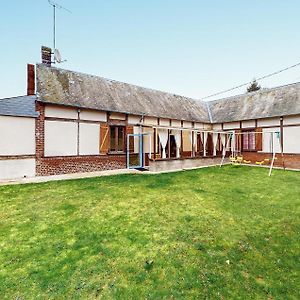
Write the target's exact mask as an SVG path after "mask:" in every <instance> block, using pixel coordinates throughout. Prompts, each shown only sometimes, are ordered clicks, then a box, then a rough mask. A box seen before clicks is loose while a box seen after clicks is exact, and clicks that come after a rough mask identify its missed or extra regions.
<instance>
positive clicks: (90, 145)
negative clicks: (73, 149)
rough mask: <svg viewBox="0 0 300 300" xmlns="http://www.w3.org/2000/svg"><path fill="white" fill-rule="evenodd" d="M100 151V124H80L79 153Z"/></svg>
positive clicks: (97, 152) (89, 153)
mask: <svg viewBox="0 0 300 300" xmlns="http://www.w3.org/2000/svg"><path fill="white" fill-rule="evenodd" d="M99 153H100V125H99V124H89V123H81V124H79V155H97V154H99Z"/></svg>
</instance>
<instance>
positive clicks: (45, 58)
mask: <svg viewBox="0 0 300 300" xmlns="http://www.w3.org/2000/svg"><path fill="white" fill-rule="evenodd" d="M41 54H42V63H43V64H45V65H46V66H48V67H51V63H52V60H51V55H52V49H51V48H49V47H46V46H42V47H41Z"/></svg>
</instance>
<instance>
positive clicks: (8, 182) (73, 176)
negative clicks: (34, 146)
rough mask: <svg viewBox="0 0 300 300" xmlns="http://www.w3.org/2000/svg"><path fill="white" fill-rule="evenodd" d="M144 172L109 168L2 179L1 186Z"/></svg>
mask: <svg viewBox="0 0 300 300" xmlns="http://www.w3.org/2000/svg"><path fill="white" fill-rule="evenodd" d="M142 173H144V172H141V171H137V170H128V169H120V170H108V171H98V172H89V173H75V174H64V175H52V176H40V177H32V178H21V179H13V180H2V181H0V186H2V185H13V184H27V183H40V182H49V181H60V180H72V179H80V178H92V177H101V176H113V175H119V174H142Z"/></svg>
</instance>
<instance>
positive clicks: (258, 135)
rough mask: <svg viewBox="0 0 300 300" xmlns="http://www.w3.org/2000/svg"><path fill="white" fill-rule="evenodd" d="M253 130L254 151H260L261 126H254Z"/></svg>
mask: <svg viewBox="0 0 300 300" xmlns="http://www.w3.org/2000/svg"><path fill="white" fill-rule="evenodd" d="M255 132H256V134H255V135H256V139H255V146H256V147H255V148H256V151H262V133H261V132H262V128H260V127H259V128H256V129H255Z"/></svg>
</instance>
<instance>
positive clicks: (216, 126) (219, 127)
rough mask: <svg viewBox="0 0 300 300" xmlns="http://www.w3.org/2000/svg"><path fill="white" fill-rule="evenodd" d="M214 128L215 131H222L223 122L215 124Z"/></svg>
mask: <svg viewBox="0 0 300 300" xmlns="http://www.w3.org/2000/svg"><path fill="white" fill-rule="evenodd" d="M213 130H214V131H221V130H222V124H213Z"/></svg>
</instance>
